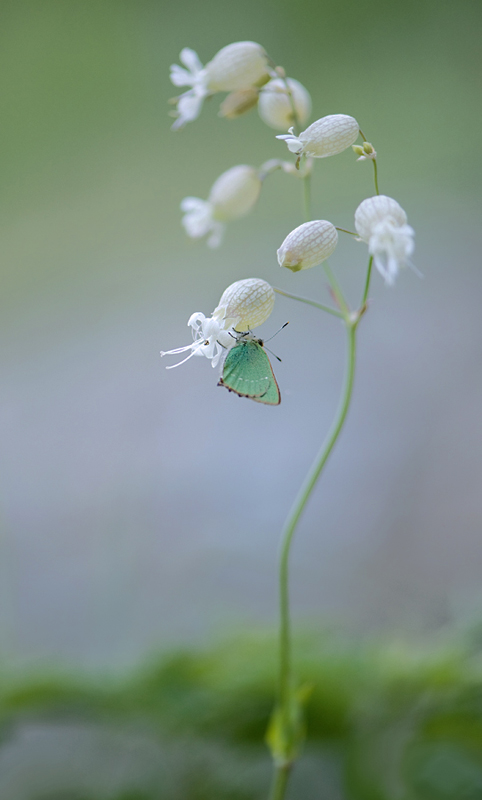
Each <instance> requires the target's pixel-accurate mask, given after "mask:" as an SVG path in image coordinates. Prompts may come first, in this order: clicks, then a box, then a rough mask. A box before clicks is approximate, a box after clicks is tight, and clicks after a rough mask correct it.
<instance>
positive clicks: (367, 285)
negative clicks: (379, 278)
mask: <svg viewBox="0 0 482 800" xmlns="http://www.w3.org/2000/svg"><path fill="white" fill-rule="evenodd" d="M372 266H373V256H370V260H369V261H368V267H367V277H366V279H365V289H364V290H363V298H362V302H361V308H363V307H364V306H365V305H366V302H367V300H368V292H369V291H370V278H371V276H372Z"/></svg>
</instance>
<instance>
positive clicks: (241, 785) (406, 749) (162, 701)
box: [0, 632, 482, 800]
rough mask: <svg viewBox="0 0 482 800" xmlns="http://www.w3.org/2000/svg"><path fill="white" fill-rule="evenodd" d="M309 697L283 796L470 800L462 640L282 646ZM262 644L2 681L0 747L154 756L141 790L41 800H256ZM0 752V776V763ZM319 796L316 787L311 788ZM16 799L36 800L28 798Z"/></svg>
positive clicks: (267, 704) (265, 646) (479, 723)
mask: <svg viewBox="0 0 482 800" xmlns="http://www.w3.org/2000/svg"><path fill="white" fill-rule="evenodd" d="M296 652H297V665H296V666H297V674H298V677H299V680H300V681H303V682H309V683H311V684H312V685H313V692H312V695H311V698H310V701H309V703H308V708H307V742H306V747H305V754H304V756H303V758H302V759H301V761H300V763H299V765H297V767H296V770H295V776H294V777H295V780H294V782H293V788H292V795H291V796H292V797H298V796H303V798H305V799H306V800H308V799H309V798H311V797H313V798H315V797H320V796H323V797H324V796H325V795H324V794H322V795H320V792H322V791H327V792H328V794H327V795H326V797H334V798H335V797H336V798H349V799H350V800H351V799H352V798H353V800H400V799H402V800H477V798H480V797H482V662H481V658H480V656H481V653H480V652H479V650H478V648H477V647H476V646H474V643H473V639H472V640H471V642H467V641H466V640H463V641H462V640H460V641H455V640H448V639H447V638H445V639H444V640H443V641H437V642H435V643H432V644H427V643H425V644H424V645H423V646H410V647H409V646H407V645H406V644H404V643H402V642H401V641H393V642H390V643H382V644H381V643H374V644H363V645H361V644H359V643H356V642H348V641H346V640H341V639H340V637H339V636H337V635H335V634H332V633H329V632H324V633H321V634H320V633H318V634H316V635H314V634H306V635H304V636H303V637H301V638H299V639H298V641H297V646H296ZM275 673H276V641H275V638H274V637H273V636H269V635H264V634H263V635H252V636H243V637H239V638H237V639H232V640H229V641H227V642H223V643H221V644H219V645H217V646H215V647H213V648H212V649H209V650H208V649H205V650H202V651H189V650H185V651H182V652H177V653H174V654H172V655H169V656H164V657H162V658H160V659H159V660H153V661H151V662H150V663H148V664H146V665H144V666H143V667H142V668H140V669H138V670H137V671H136V672H135V673H134V674H130V675H128V676H126V677H124V678H122V679H119V678H117V679H109V678H107V677H105V678H103V679H97V680H93V679H89V680H87V679H84V680H83V679H82V678H80V677H78V676H72V677H68V676H65V675H64V676H59V675H55V674H53V673H52V674H51V675H48V674H44V675H43V676H38V677H35V676H30V677H22V678H19V677H17V678H15V677H14V676H4V679H3V681H2V690H1V697H0V708H1V720H2V742H3V745H4V746H12V744H14V742H15V739H16V737H19V736H21V734H22V730H25V728H28V727H29V726H38V725H39V724H42V725H45V726H63V728H64V729H65V727H66V726H67V727H68V726H79V725H80V726H86V725H87V726H93V727H94V728H99V729H103V730H104V732H105V734H106V736H107V740H108V738H109V731H110V732H111V735H114V732H115V735H118V734H119V732H120V731H122V732H123V733H124V734H125V735H127V737H134V736H136V735H139V734H141V735H142V736H144V737H147V739H148V740H149V741H150V742H151V745H152V743H154V748H155V749H158V752H159V766H158V774H157V775H156V776H154V779H153V778H152V776H151V778H150V783H151V785H146V786H142V785H141V786H139V785H138V786H137V787H136V788H135V790H134V789H132V790H131V788H130V787H126V791H125V792H124V793H121V794H117V795H116V796H115V797H114V796H113V795H109V794H105V793H100V794H96V795H84V794H76V793H75V790H76V787H75V786H72V787H71V794H69V795H67V794H66V793H65V791H64V792H63V793H62V794H58V795H56V794H55V793H54V794H52V793H51V794H49V795H48V798H49V800H57V799H58V800H60V798H62V800H67V798H69V800H70V798H71V800H74V798H75V800H154V798H155V800H164V798H165V800H178V799H179V800H181V798H184V800H187V799H189V800H191V799H192V800H198V799H199V800H201V798H204V797H210V798H232V799H233V800H238V798H239V800H248V799H249V800H251V799H252V800H255V798H261V797H264V796H265V794H266V790H267V783H268V779H269V771H270V764H269V756H268V752H267V749H266V748H265V747H264V746H263V744H262V741H263V737H264V733H265V730H266V726H267V722H268V718H269V715H270V712H271V709H272V705H273V699H274V691H275V685H274V679H273V676H274V675H275ZM2 752H3V751H2V750H1V749H0V765H1V758H2ZM320 787H321V788H320ZM28 800H47V797H46V796H45V795H40V794H35V791H34V790H32V794H31V795H30V796H29V798H28Z"/></svg>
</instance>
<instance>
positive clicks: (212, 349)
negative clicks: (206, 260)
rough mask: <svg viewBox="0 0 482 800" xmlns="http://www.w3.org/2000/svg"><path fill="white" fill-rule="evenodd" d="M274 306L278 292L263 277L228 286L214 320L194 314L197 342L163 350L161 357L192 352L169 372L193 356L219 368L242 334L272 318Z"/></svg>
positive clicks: (193, 325) (189, 321) (190, 323)
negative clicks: (208, 360)
mask: <svg viewBox="0 0 482 800" xmlns="http://www.w3.org/2000/svg"><path fill="white" fill-rule="evenodd" d="M273 306H274V290H273V289H272V287H271V286H270V285H269V283H266V281H263V280H261V279H260V278H245V279H244V280H241V281H236V282H235V283H232V284H231V285H230V286H228V288H227V289H225V291H224V292H223V294H222V296H221V299H220V301H219V303H218V305H217V307H216V308H215V309H214V311H213V314H212V316H211V317H205V316H204V314H203V313H202V312H201V311H196V312H195V313H194V314H191V316H190V317H189V320H188V323H187V324H188V325H189V327H190V328H191V329H192V336H193V342H192V344H188V345H185V346H184V347H176V348H175V349H174V350H165V351H163V350H161V356H174V355H178V354H179V353H188V355H187V356H186V358H183V359H182V361H179V362H178V363H177V364H172V365H171V366H169V367H166V369H173V368H174V367H179V366H180V365H181V364H184V363H185V362H186V361H188V360H189V359H190V358H192V357H193V356H205V357H206V358H209V359H210V360H211V365H212V366H213V367H215V366H216V365H217V364H218V363H219V359H220V358H221V355H222V353H223V352H225V351H226V350H229V349H230V348H231V347H234V345H235V344H236V342H237V341H238V338H239V334H240V333H245V332H247V331H251V330H252V329H253V328H256V327H257V326H258V325H261V324H262V323H263V322H265V320H267V319H268V317H269V315H270V314H271V312H272V310H273Z"/></svg>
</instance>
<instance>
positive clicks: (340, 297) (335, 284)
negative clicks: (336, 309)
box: [323, 261, 350, 320]
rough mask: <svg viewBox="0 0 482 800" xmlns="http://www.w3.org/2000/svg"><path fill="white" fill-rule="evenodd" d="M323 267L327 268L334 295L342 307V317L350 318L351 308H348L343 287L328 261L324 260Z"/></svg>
mask: <svg viewBox="0 0 482 800" xmlns="http://www.w3.org/2000/svg"><path fill="white" fill-rule="evenodd" d="M323 267H324V269H325V272H326V275H327V277H328V280H329V281H330V286H331V291H332V292H333V295H334V297H335V300H336V302H337V303H338V305H339V306H340V309H341V312H342V317H343V318H344V319H345V320H347V319H348V318H349V316H350V309H349V308H348V306H347V304H346V300H345V298H344V297H343V292H342V291H341V289H340V287H339V285H338V281H337V280H336V278H335V276H334V275H333V273H332V271H331V269H330V267H329V265H328V261H324V262H323Z"/></svg>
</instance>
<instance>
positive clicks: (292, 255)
mask: <svg viewBox="0 0 482 800" xmlns="http://www.w3.org/2000/svg"><path fill="white" fill-rule="evenodd" d="M337 242H338V232H337V230H336V228H335V226H334V225H332V224H331V222H327V221H326V220H325V219H316V220H312V221H311V222H304V223H303V225H300V226H299V227H298V228H295V229H294V231H291V233H289V234H288V236H287V237H286V239H285V240H284V242H283V244H282V245H281V247H280V248H279V250H278V263H279V265H280V267H288V269H290V270H292V272H298V271H299V270H300V269H309V268H310V267H316V266H317V264H321V263H322V261H325V260H326V259H327V258H329V257H330V256H331V254H332V253H333V251H334V249H335V247H336V245H337Z"/></svg>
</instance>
